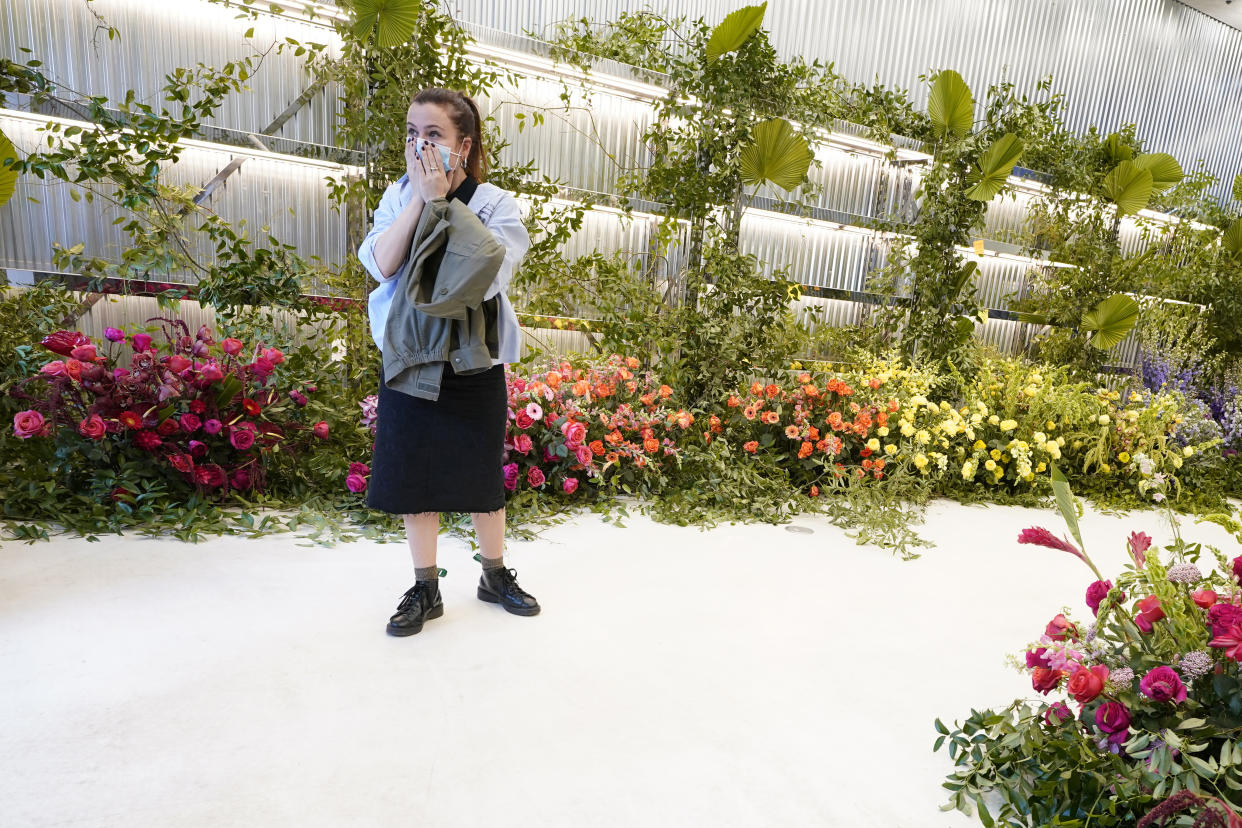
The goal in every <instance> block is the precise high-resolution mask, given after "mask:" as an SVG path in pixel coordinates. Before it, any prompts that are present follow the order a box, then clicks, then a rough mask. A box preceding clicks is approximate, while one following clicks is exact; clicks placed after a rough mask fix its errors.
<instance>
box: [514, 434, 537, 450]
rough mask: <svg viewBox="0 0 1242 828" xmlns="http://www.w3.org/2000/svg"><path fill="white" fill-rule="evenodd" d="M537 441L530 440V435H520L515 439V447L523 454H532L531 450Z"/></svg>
mask: <svg viewBox="0 0 1242 828" xmlns="http://www.w3.org/2000/svg"><path fill="white" fill-rule="evenodd" d="M534 444H535V441H534V440H532V439H531V438H530V435H529V434H519V435H517V436H516V437H514V438H513V447H514V448H515V449H517V450H518V451H520V452H521V453H522V454H530V450H531V448H532V447H533V446H534Z"/></svg>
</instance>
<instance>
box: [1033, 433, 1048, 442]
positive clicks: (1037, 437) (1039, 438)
mask: <svg viewBox="0 0 1242 828" xmlns="http://www.w3.org/2000/svg"><path fill="white" fill-rule="evenodd" d="M1047 439H1048V435H1047V434H1044V433H1043V432H1042V431H1037V432H1035V445H1039V444H1040V443H1042V442H1044V441H1045V440H1047Z"/></svg>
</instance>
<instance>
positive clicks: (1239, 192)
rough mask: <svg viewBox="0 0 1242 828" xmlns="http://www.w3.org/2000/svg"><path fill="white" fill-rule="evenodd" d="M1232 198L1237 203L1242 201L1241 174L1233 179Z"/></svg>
mask: <svg viewBox="0 0 1242 828" xmlns="http://www.w3.org/2000/svg"><path fill="white" fill-rule="evenodd" d="M1233 197H1234V199H1235V200H1237V201H1242V173H1238V174H1237V175H1235V176H1234V177H1233Z"/></svg>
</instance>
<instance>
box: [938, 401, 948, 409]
mask: <svg viewBox="0 0 1242 828" xmlns="http://www.w3.org/2000/svg"><path fill="white" fill-rule="evenodd" d="M940 410H941V411H948V410H949V404H948V403H947V402H945V401H944V400H941V401H940Z"/></svg>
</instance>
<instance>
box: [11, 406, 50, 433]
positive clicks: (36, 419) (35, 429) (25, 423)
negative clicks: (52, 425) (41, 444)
mask: <svg viewBox="0 0 1242 828" xmlns="http://www.w3.org/2000/svg"><path fill="white" fill-rule="evenodd" d="M43 422H44V421H43V415H42V414H40V413H39V412H38V411H35V410H34V409H32V408H28V409H26V410H25V411H19V412H17V413H16V414H14V415H13V433H14V434H16V435H17V436H18V437H21V438H22V439H23V440H26V439H29V438H30V437H35V436H38V434H39V432H41V431H42V430H43Z"/></svg>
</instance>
